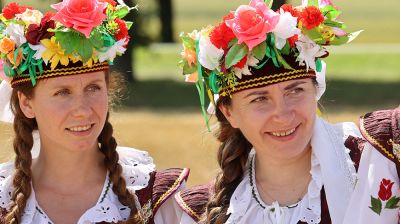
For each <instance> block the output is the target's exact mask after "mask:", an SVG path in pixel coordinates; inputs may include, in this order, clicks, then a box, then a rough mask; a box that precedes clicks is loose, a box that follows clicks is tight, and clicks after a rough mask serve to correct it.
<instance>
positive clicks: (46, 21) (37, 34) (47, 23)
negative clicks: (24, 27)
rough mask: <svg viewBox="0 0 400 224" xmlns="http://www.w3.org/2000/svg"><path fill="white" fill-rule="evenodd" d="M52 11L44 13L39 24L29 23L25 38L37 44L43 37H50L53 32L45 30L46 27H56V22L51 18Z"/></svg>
mask: <svg viewBox="0 0 400 224" xmlns="http://www.w3.org/2000/svg"><path fill="white" fill-rule="evenodd" d="M53 16H54V13H46V15H45V16H44V17H43V18H42V20H41V22H40V24H30V25H29V26H28V31H27V32H26V40H27V41H28V42H29V43H30V44H33V45H37V44H39V42H40V41H41V40H43V39H50V38H51V37H52V36H54V33H53V32H49V31H47V30H48V29H54V28H56V23H55V22H54V20H51V18H52V17H53Z"/></svg>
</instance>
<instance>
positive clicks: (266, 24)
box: [225, 0, 279, 50]
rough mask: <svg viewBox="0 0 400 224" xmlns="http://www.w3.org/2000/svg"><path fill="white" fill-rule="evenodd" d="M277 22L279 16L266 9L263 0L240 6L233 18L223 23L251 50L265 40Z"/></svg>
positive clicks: (239, 41)
mask: <svg viewBox="0 0 400 224" xmlns="http://www.w3.org/2000/svg"><path fill="white" fill-rule="evenodd" d="M278 21H279V14H277V13H276V12H274V11H272V10H271V9H269V8H268V6H267V5H266V4H265V2H264V1H263V0H251V1H250V5H241V6H239V8H238V9H237V10H236V11H235V17H234V18H233V19H231V20H227V21H225V24H226V25H227V26H228V27H229V28H231V29H232V30H233V32H234V34H235V36H236V37H237V38H238V44H241V43H243V42H245V43H246V45H247V46H248V47H249V49H250V50H251V49H252V48H253V47H255V46H257V45H258V44H260V43H261V42H263V41H265V40H266V39H267V33H269V32H271V31H272V30H273V29H274V28H275V26H276V24H277V23H278Z"/></svg>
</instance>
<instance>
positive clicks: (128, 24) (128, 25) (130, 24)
mask: <svg viewBox="0 0 400 224" xmlns="http://www.w3.org/2000/svg"><path fill="white" fill-rule="evenodd" d="M125 23H126V27H127V28H128V30H129V29H130V28H131V27H132V25H133V22H130V21H125Z"/></svg>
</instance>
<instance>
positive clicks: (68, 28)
mask: <svg viewBox="0 0 400 224" xmlns="http://www.w3.org/2000/svg"><path fill="white" fill-rule="evenodd" d="M118 3H119V4H118ZM118 3H117V2H116V1H114V0H64V1H62V2H61V3H58V4H54V5H52V8H54V9H55V10H56V12H47V13H45V14H44V15H43V14H42V13H41V12H40V11H38V10H35V9H33V8H32V7H27V6H20V5H18V4H17V3H15V2H13V3H10V4H8V5H6V6H5V7H4V8H3V10H2V14H0V53H1V56H0V68H1V71H0V80H1V79H3V80H6V81H8V82H10V83H11V85H12V86H13V87H15V86H17V85H19V84H22V83H26V82H32V85H33V86H34V85H35V84H36V80H38V79H42V78H49V77H55V76H65V75H73V74H82V73H88V72H93V71H102V70H107V69H108V65H109V64H111V63H112V62H113V60H114V58H115V57H116V56H117V55H121V54H123V53H124V52H125V50H126V46H127V44H128V41H129V39H130V37H129V35H128V30H129V28H130V27H131V26H132V22H127V21H124V20H123V19H122V18H123V17H124V16H126V15H127V14H128V13H129V11H130V10H132V9H133V8H130V7H128V6H127V5H125V4H124V3H123V1H122V0H118ZM3 72H4V73H3Z"/></svg>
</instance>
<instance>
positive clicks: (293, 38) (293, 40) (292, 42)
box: [288, 34, 299, 47]
mask: <svg viewBox="0 0 400 224" xmlns="http://www.w3.org/2000/svg"><path fill="white" fill-rule="evenodd" d="M298 40H299V35H297V34H295V35H293V36H291V37H289V38H288V41H289V45H290V47H294V45H295V44H296V42H297V41H298Z"/></svg>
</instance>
